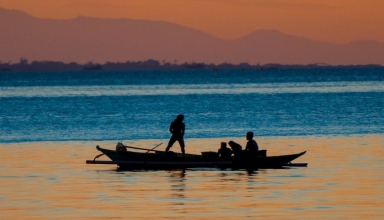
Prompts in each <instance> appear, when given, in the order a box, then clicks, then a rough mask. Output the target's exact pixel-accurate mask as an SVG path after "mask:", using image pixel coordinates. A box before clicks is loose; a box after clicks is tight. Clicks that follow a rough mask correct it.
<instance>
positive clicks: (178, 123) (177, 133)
mask: <svg viewBox="0 0 384 220" xmlns="http://www.w3.org/2000/svg"><path fill="white" fill-rule="evenodd" d="M183 120H184V115H181V114H180V115H178V116H177V117H176V119H175V120H174V121H173V122H172V123H171V125H170V126H169V131H170V132H171V133H172V136H171V138H170V139H169V142H168V146H167V149H165V152H168V151H169V149H170V148H171V147H172V145H173V144H174V143H175V142H176V141H178V142H179V144H180V148H181V153H182V154H183V156H184V155H185V144H184V132H185V124H184V122H183Z"/></svg>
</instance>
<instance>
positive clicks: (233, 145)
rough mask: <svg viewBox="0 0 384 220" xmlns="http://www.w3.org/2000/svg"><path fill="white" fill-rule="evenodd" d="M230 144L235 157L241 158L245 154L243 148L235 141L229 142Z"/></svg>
mask: <svg viewBox="0 0 384 220" xmlns="http://www.w3.org/2000/svg"><path fill="white" fill-rule="evenodd" d="M228 144H229V146H230V147H231V149H232V152H233V154H234V156H235V157H237V156H241V152H243V148H242V147H241V145H240V144H238V143H236V142H234V141H229V142H228Z"/></svg>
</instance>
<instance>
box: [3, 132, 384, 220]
mask: <svg viewBox="0 0 384 220" xmlns="http://www.w3.org/2000/svg"><path fill="white" fill-rule="evenodd" d="M226 139H229V138H226ZM222 140H223V139H188V140H186V141H187V150H188V152H190V153H199V152H200V151H206V150H215V148H218V147H219V143H220V141H222ZM234 140H235V141H237V142H239V143H242V144H244V143H245V140H244V139H236V138H235V139H234ZM257 140H258V143H259V145H260V146H261V148H263V149H268V154H269V155H277V154H282V153H287V154H288V153H296V152H299V151H303V150H306V151H307V154H306V155H304V156H303V157H302V158H299V159H298V160H297V162H308V163H309V166H308V167H307V168H291V169H266V170H258V171H254V172H251V173H248V172H246V171H244V170H239V171H232V170H225V171H223V170H215V169H201V170H198V169H197V170H196V169H195V170H186V171H181V170H175V171H116V169H115V168H114V166H108V165H87V164H85V160H86V159H93V157H94V156H95V155H96V154H97V152H96V150H95V148H94V146H95V145H96V144H99V145H101V146H105V147H110V148H113V146H114V144H115V143H114V142H108V141H106V142H35V143H14V144H1V145H0V159H1V161H2V163H1V165H0V187H1V195H0V218H1V219H16V218H18V219H52V218H54V219H68V218H75V219H91V218H92V219H94V218H96V219H105V218H108V219H110V218H132V219H147V218H156V219H180V218H184V219H196V218H197V219H244V218H251V219H254V218H262V219H308V218H315V219H363V218H364V219H365V218H368V219H381V218H382V217H384V210H383V209H382V204H383V203H384V174H383V172H382V170H383V168H384V167H383V161H384V139H383V136H382V135H355V136H334V137H332V136H329V137H324V136H323V137H318V136H304V137H258V138H257ZM164 141H167V140H142V141H140V140H138V141H135V142H129V141H125V143H126V144H130V145H135V146H139V147H151V146H156V145H157V144H158V143H159V142H164ZM159 149H162V147H161V146H160V147H159ZM173 150H175V151H178V150H179V149H178V146H177V145H176V146H174V147H173ZM100 159H102V157H101V158H100ZM104 159H106V158H104Z"/></svg>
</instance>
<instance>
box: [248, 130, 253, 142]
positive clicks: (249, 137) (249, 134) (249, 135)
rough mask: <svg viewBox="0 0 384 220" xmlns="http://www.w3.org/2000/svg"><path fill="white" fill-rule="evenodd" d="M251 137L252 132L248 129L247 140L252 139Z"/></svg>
mask: <svg viewBox="0 0 384 220" xmlns="http://www.w3.org/2000/svg"><path fill="white" fill-rule="evenodd" d="M252 138H253V132H252V131H248V132H247V140H252Z"/></svg>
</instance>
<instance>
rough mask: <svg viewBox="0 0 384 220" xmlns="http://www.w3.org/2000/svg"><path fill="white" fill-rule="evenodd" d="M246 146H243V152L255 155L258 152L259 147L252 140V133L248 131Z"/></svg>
mask: <svg viewBox="0 0 384 220" xmlns="http://www.w3.org/2000/svg"><path fill="white" fill-rule="evenodd" d="M246 137H247V140H248V142H247V145H246V146H245V150H246V151H248V152H252V153H257V151H259V146H258V145H257V143H256V141H255V140H253V132H251V131H249V132H247V136H246Z"/></svg>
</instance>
